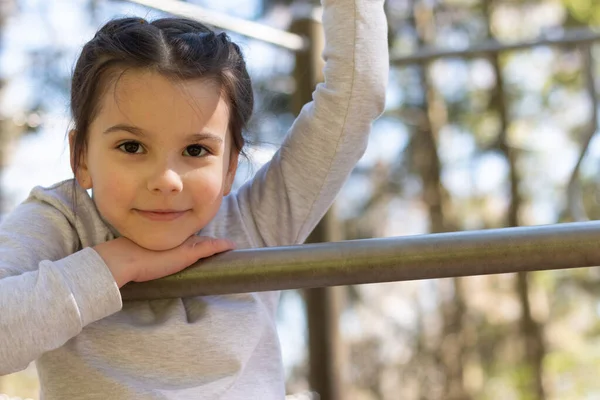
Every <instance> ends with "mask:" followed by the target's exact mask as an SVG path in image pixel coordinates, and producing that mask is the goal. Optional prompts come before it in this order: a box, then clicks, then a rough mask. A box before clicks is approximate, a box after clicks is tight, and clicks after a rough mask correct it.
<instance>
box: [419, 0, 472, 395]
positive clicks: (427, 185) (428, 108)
mask: <svg viewBox="0 0 600 400" xmlns="http://www.w3.org/2000/svg"><path fill="white" fill-rule="evenodd" d="M413 13H414V14H413V15H414V26H415V28H416V31H417V35H418V40H419V46H420V47H423V46H425V45H432V44H434V42H435V34H436V33H435V15H434V9H433V8H432V7H430V6H429V4H426V3H425V2H418V3H416V4H414V7H413ZM419 79H420V81H421V86H422V88H423V91H424V94H425V95H424V97H423V104H422V108H423V110H424V118H422V119H421V120H420V121H421V124H420V126H419V127H418V128H417V131H416V134H415V136H414V139H413V140H414V151H415V154H414V155H413V157H414V158H413V161H414V162H415V163H416V167H417V171H418V172H419V174H420V176H421V181H422V184H423V202H424V203H425V204H426V205H427V208H428V214H429V224H430V226H429V230H430V232H431V233H439V232H446V231H449V230H453V225H454V224H452V223H450V222H449V221H448V217H447V214H448V212H447V193H446V192H445V190H444V187H443V184H442V181H441V173H442V166H441V162H440V158H439V155H438V150H437V148H438V136H439V131H440V129H441V127H442V126H444V125H445V124H446V123H447V109H446V105H445V102H444V99H442V97H441V96H440V95H439V94H438V93H437V91H436V89H435V88H434V87H433V85H432V83H431V82H430V79H429V75H428V70H427V64H426V63H423V64H422V65H421V67H420V68H419ZM438 287H439V288H440V292H441V293H442V295H441V298H442V300H441V304H440V307H441V310H440V312H441V317H442V332H440V335H439V338H440V340H439V348H438V351H437V353H438V355H439V361H440V362H441V368H442V370H443V375H444V377H445V379H444V387H443V396H444V399H448V400H464V399H469V398H470V396H469V394H468V393H467V390H466V389H465V387H464V380H463V374H464V371H463V363H464V359H465V344H464V340H463V338H464V333H463V332H464V326H463V320H464V315H465V310H466V305H465V300H464V293H463V285H462V278H452V279H443V280H439V281H438ZM421 347H422V346H421ZM427 397H429V396H427Z"/></svg>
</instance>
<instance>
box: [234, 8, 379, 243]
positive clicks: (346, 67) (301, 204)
mask: <svg viewBox="0 0 600 400" xmlns="http://www.w3.org/2000/svg"><path fill="white" fill-rule="evenodd" d="M322 3H323V27H324V30H325V49H324V51H323V58H324V60H325V69H324V78H325V79H324V82H323V83H321V84H319V85H317V88H316V90H315V92H314V93H313V101H311V102H310V103H308V104H306V105H305V106H304V108H303V109H302V111H301V113H300V115H299V116H298V118H297V119H296V121H295V122H294V124H293V125H292V127H291V129H290V131H289V132H288V135H287V137H286V139H285V141H284V143H283V145H282V147H281V148H280V149H279V151H278V152H277V153H276V154H275V156H274V157H273V159H272V160H271V161H270V162H269V163H268V164H267V165H265V166H264V167H263V168H262V169H261V170H260V171H259V172H258V173H257V175H256V176H255V178H254V179H253V180H252V181H251V182H248V183H247V184H246V185H245V186H243V187H242V188H241V189H240V190H239V192H238V194H237V197H236V198H230V199H229V201H230V204H228V212H229V217H238V218H242V219H243V220H244V225H245V227H246V229H247V230H248V233H249V235H250V236H251V237H258V238H261V240H262V243H256V245H259V246H265V245H266V246H277V245H287V244H294V243H302V242H303V241H304V240H305V239H306V237H307V236H308V234H309V233H310V232H311V231H312V229H313V228H314V227H315V225H316V224H317V222H318V221H319V220H320V219H321V217H322V216H323V215H324V214H325V212H326V211H327V209H328V208H329V206H330V205H331V203H332V202H333V200H334V198H335V196H336V195H337V193H338V191H339V190H340V188H341V187H342V185H343V183H344V181H345V180H346V179H347V177H348V175H349V174H350V172H351V170H352V168H353V167H354V165H355V164H356V162H357V161H358V160H359V159H360V157H361V156H362V154H363V153H364V151H365V149H366V146H367V140H368V135H369V132H370V129H371V124H372V122H373V121H374V120H375V119H376V118H377V117H378V116H379V115H380V114H381V113H382V111H383V108H384V103H385V90H386V86H387V77H388V69H389V57H388V44H387V23H386V18H385V14H384V11H383V3H384V1H383V0H323V1H322Z"/></svg>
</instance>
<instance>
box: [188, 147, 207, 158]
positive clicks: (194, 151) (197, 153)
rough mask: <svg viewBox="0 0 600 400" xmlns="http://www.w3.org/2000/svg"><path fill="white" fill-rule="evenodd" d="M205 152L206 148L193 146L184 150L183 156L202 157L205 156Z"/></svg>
mask: <svg viewBox="0 0 600 400" xmlns="http://www.w3.org/2000/svg"><path fill="white" fill-rule="evenodd" d="M206 152H207V150H206V148H204V147H202V146H200V145H199V144H193V145H191V146H188V147H186V148H185V150H184V151H183V155H184V156H189V157H202V156H205V155H206V154H205V153H206Z"/></svg>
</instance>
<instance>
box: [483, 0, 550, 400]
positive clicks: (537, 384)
mask: <svg viewBox="0 0 600 400" xmlns="http://www.w3.org/2000/svg"><path fill="white" fill-rule="evenodd" d="M482 6H483V11H484V14H485V17H486V22H487V36H488V38H489V39H493V38H494V35H493V32H492V29H491V19H492V18H491V16H492V8H493V4H492V0H484V1H483V3H482ZM499 58H500V55H499V54H498V53H494V54H493V55H492V56H490V58H489V59H490V60H489V61H490V62H491V64H492V68H493V70H494V75H495V77H496V85H495V89H494V92H493V95H492V104H490V107H491V108H492V109H496V110H497V111H498V116H499V120H500V132H499V136H498V143H497V147H498V148H499V150H500V151H501V152H502V154H503V155H504V157H505V158H506V161H507V163H508V166H509V180H510V205H509V209H508V215H507V218H506V225H507V226H519V225H520V220H519V212H520V209H521V206H522V202H523V201H522V200H523V199H522V196H521V194H520V192H519V185H520V179H521V177H520V175H519V171H518V168H517V160H518V154H517V151H516V149H515V148H513V147H512V146H511V144H510V142H509V139H508V113H507V110H506V98H505V93H504V81H503V77H502V68H501V65H500V59H499ZM528 275H529V274H528V273H527V272H519V273H517V276H516V292H517V297H518V299H519V302H520V304H521V323H520V324H521V332H522V335H523V338H524V348H525V358H526V360H525V362H526V364H527V366H528V369H529V371H530V377H531V388H530V389H529V390H528V389H526V392H531V393H532V394H533V395H534V396H535V397H534V398H536V399H538V400H544V399H545V398H546V396H545V392H544V387H543V382H542V379H543V369H542V361H543V358H544V353H545V348H544V342H543V335H542V327H541V326H540V325H539V324H538V323H537V322H536V321H535V320H534V319H533V317H532V315H531V305H530V300H529V281H528Z"/></svg>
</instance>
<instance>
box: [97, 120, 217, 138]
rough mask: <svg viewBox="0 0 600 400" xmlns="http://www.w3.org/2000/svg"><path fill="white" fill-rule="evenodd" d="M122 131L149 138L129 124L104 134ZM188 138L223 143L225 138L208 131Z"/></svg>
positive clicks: (111, 128) (116, 126)
mask: <svg viewBox="0 0 600 400" xmlns="http://www.w3.org/2000/svg"><path fill="white" fill-rule="evenodd" d="M120 131H125V132H129V133H131V134H132V135H135V136H139V137H145V136H148V134H147V133H146V131H144V130H143V129H142V128H139V127H137V126H133V125H127V124H117V125H113V126H111V127H110V128H108V129H106V130H105V131H104V134H108V133H112V132H120ZM188 137H189V138H191V139H193V140H198V141H200V140H211V141H215V142H219V143H223V138H221V137H220V136H219V135H216V134H214V133H211V132H206V131H205V132H200V133H192V134H190V135H188Z"/></svg>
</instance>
